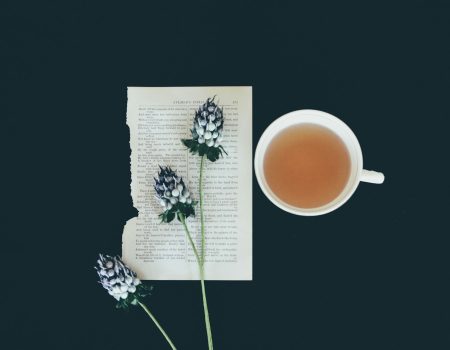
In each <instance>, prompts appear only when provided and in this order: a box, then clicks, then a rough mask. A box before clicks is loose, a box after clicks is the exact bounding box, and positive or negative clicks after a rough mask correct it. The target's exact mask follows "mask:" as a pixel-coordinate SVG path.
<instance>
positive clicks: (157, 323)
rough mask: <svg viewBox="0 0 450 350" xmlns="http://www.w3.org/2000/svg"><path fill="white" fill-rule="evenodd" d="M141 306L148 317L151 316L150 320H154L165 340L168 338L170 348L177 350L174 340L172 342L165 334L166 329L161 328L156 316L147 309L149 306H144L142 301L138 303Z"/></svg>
mask: <svg viewBox="0 0 450 350" xmlns="http://www.w3.org/2000/svg"><path fill="white" fill-rule="evenodd" d="M138 303H139V305H141V306H142V308H143V309H144V311H145V312H146V313H147V315H149V316H150V318H151V319H152V320H153V322H154V323H155V325H156V327H158V329H159V330H160V331H161V333H162V335H163V336H164V338H166V340H167V342H168V343H169V345H170V347H171V348H172V349H173V350H177V348H176V347H175V345H173V343H172V340H170V338H169V336H168V335H167V333H166V332H164V329H163V328H162V327H161V325H160V324H159V322H158V321H157V320H156V318H155V316H153V314H152V313H151V312H150V310H149V309H148V308H147V306H145V305H144V304H142V303H141V302H140V301H139V302H138Z"/></svg>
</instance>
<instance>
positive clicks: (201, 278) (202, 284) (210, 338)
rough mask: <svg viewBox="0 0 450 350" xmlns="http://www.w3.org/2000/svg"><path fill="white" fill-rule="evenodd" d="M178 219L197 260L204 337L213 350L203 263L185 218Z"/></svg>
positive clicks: (181, 215) (179, 215) (182, 216)
mask: <svg viewBox="0 0 450 350" xmlns="http://www.w3.org/2000/svg"><path fill="white" fill-rule="evenodd" d="M178 217H179V219H180V221H181V223H182V224H183V227H184V231H185V232H186V236H187V237H188V239H189V243H190V244H191V247H192V250H193V251H194V254H195V257H196V259H197V263H198V268H199V271H200V282H201V286H202V300H203V311H204V314H205V325H206V335H207V338H208V348H209V349H210V350H212V349H213V342H212V334H211V325H210V322H209V312H208V302H207V300H206V289H205V271H204V269H203V262H202V260H200V256H199V255H198V251H197V248H196V247H195V244H194V241H193V240H192V236H191V233H190V232H189V229H188V227H187V225H186V218H185V217H184V215H183V214H181V213H179V214H178Z"/></svg>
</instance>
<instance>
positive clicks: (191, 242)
mask: <svg viewBox="0 0 450 350" xmlns="http://www.w3.org/2000/svg"><path fill="white" fill-rule="evenodd" d="M178 216H179V218H180V221H181V223H182V224H183V227H184V231H186V236H187V237H188V239H189V243H190V244H191V247H192V250H193V251H194V254H195V258H196V259H197V263H198V266H201V264H202V262H201V260H200V256H199V255H198V251H197V248H195V244H194V241H193V240H192V237H191V234H190V232H189V229H188V227H187V225H186V219H185V217H184V215H183V214H181V213H179V214H178Z"/></svg>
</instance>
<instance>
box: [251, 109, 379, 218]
mask: <svg viewBox="0 0 450 350" xmlns="http://www.w3.org/2000/svg"><path fill="white" fill-rule="evenodd" d="M302 123H308V124H316V125H319V126H323V127H326V128H328V129H330V130H332V131H333V132H334V133H335V134H336V135H338V136H339V137H340V138H341V140H342V141H343V142H344V144H345V146H346V147H347V150H348V152H349V155H350V161H351V170H350V176H349V179H348V181H347V185H346V186H345V188H344V189H343V191H342V192H341V194H340V195H339V196H338V197H337V198H335V199H334V200H332V201H331V202H329V203H327V204H325V205H323V206H320V207H317V208H299V207H296V206H292V205H290V204H287V203H286V202H284V201H282V200H281V199H279V198H278V197H277V195H276V194H275V193H273V192H272V191H271V189H270V187H269V186H268V184H267V182H266V179H265V178H264V164H263V163H264V155H265V153H266V150H267V147H268V146H269V144H270V142H271V141H272V140H273V138H274V137H275V136H276V135H278V133H279V132H280V131H282V130H284V129H286V128H288V127H290V126H293V125H298V124H302ZM255 174H256V179H257V180H258V183H259V186H260V187H261V189H262V191H263V192H264V194H265V195H266V196H267V198H269V199H270V200H271V201H272V203H274V204H275V205H276V206H278V207H280V208H281V209H283V210H285V211H287V212H289V213H292V214H296V215H305V216H313V215H322V214H326V213H329V212H331V211H333V210H335V209H337V208H339V207H340V206H341V205H342V204H344V203H345V202H346V201H347V200H348V199H349V198H350V197H351V196H352V194H353V193H354V192H355V190H356V188H357V187H358V184H359V182H360V181H363V182H370V183H374V184H381V183H383V181H384V175H383V174H382V173H379V172H376V171H371V170H365V169H363V157H362V152H361V146H360V145H359V142H358V139H357V138H356V136H355V134H354V133H353V131H352V130H351V129H350V128H349V127H348V126H347V125H346V124H345V123H344V122H343V121H342V120H340V119H338V118H336V117H335V116H333V115H331V114H329V113H325V112H321V111H316V110H312V109H303V110H299V111H294V112H291V113H288V114H285V115H283V116H281V117H280V118H278V119H276V120H275V121H274V122H273V123H272V124H270V125H269V126H268V128H267V129H266V130H265V131H264V133H263V134H262V136H261V138H260V139H259V142H258V146H257V147H256V152H255Z"/></svg>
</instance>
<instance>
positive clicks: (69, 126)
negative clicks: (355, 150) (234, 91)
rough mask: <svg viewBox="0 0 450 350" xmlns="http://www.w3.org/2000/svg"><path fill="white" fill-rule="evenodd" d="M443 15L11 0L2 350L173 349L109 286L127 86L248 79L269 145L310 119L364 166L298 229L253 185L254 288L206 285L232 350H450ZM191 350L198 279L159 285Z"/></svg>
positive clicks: (323, 5)
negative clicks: (311, 114)
mask: <svg viewBox="0 0 450 350" xmlns="http://www.w3.org/2000/svg"><path fill="white" fill-rule="evenodd" d="M449 10H450V3H449V2H447V1H407V2H406V1H404V2H400V1H391V2H386V3H381V2H362V1H359V2H353V3H350V2H345V1H329V2H325V1H292V2H283V1H272V2H265V3H263V2H257V1H254V2H246V1H239V2H233V1H223V2H216V1H201V2H194V1H185V2H181V1H180V2H174V1H140V2H132V1H126V2H125V1H123V2H111V1H108V2H106V1H105V2H98V1H97V2H96V1H81V0H79V1H74V2H69V1H52V2H50V1H28V2H26V1H2V2H1V4H0V60H1V62H0V67H1V68H0V73H1V76H0V89H1V90H0V110H1V113H0V118H1V128H0V131H1V137H0V139H1V146H2V147H1V149H2V153H1V154H2V167H1V177H2V194H1V197H2V199H1V202H2V207H3V209H2V210H1V213H2V216H1V220H0V222H1V224H0V225H1V226H0V229H1V237H0V239H1V240H0V242H1V243H0V249H1V254H0V256H1V261H2V265H1V274H0V296H1V298H0V321H1V323H2V324H1V325H0V348H1V349H5V350H10V349H105V350H106V349H107V350H113V349H120V350H123V349H167V348H168V346H167V345H166V343H165V342H164V339H163V338H162V337H161V336H160V334H159V333H158V331H157V330H156V328H155V327H154V326H153V324H152V323H151V321H150V319H148V317H147V316H146V315H145V314H144V313H143V312H142V310H140V309H134V310H131V311H130V312H128V313H127V312H122V311H117V310H115V309H114V300H113V299H112V298H111V297H110V296H108V295H107V294H106V292H105V291H103V290H102V289H101V287H100V286H99V285H98V284H97V282H96V274H95V271H94V270H93V265H94V263H95V260H96V255H97V254H98V253H99V252H104V253H109V254H117V253H120V250H121V234H122V228H123V225H124V224H125V222H126V220H127V219H129V218H131V217H133V216H135V215H136V210H134V209H133V207H132V203H131V198H130V188H129V184H130V172H129V156H130V149H129V143H128V141H129V132H128V128H127V126H126V124H125V111H126V102H127V99H126V87H127V86H128V85H131V86H186V85H188V86H189V85H194V86H195V85H252V86H253V107H254V115H253V125H254V127H253V143H254V145H256V142H257V140H258V138H259V136H260V135H261V133H262V132H263V130H264V129H265V128H266V127H267V126H268V124H269V123H271V122H272V121H273V120H274V119H275V118H276V117H278V116H280V115H282V114H284V113H286V112H289V111H292V110H296V109H302V108H314V109H320V110H324V111H327V112H329V113H332V114H334V115H336V116H338V117H340V118H341V119H342V120H344V121H345V122H346V123H348V124H349V125H350V126H351V128H352V129H353V130H354V132H355V134H356V135H357V136H358V138H359V140H360V142H361V146H362V149H363V153H364V159H365V164H364V165H365V167H366V168H368V169H376V170H381V171H383V172H384V173H385V175H386V182H385V184H383V185H381V186H375V185H368V184H361V185H360V187H359V189H358V191H357V192H356V193H355V195H354V197H353V198H352V199H351V200H350V201H349V202H348V203H347V204H346V205H345V206H343V207H342V208H340V209H339V210H337V211H336V212H333V213H331V214H328V215H326V216H322V217H314V218H304V217H295V216H292V215H289V214H287V213H284V212H282V211H281V210H279V209H278V208H276V207H274V206H273V205H271V204H270V202H269V201H268V200H267V199H266V198H265V197H264V196H263V194H262V192H261V191H260V189H259V187H258V185H257V184H256V182H255V181H254V188H253V223H254V232H253V238H254V247H253V248H254V258H253V261H254V281H252V282H211V283H208V284H207V288H208V297H209V304H210V310H211V322H212V327H213V336H214V341H215V347H216V349H218V350H220V349H227V350H228V349H326V350H329V349H346V350H350V349H355V350H360V349H433V350H436V349H448V348H449V345H450V340H449V330H450V316H449V297H450V290H449V283H448V282H449V273H448V271H449V266H450V264H449V253H448V250H449V243H450V240H449V236H448V235H449V229H448V224H447V222H448V215H449V210H448V209H449V205H448V200H449V185H448V183H449V177H448V161H449V158H448V139H449V137H448V135H449V131H448V118H449V93H450V91H449V86H450V69H449V65H450V49H449V34H450V26H449V18H450V16H449V15H450V11H449ZM154 286H155V292H154V295H153V296H152V297H151V298H150V299H148V305H149V306H150V307H151V309H152V310H153V311H154V313H155V315H156V316H157V317H158V318H159V319H160V321H161V323H162V324H163V325H164V326H165V328H166V330H167V331H168V332H169V334H170V335H171V336H172V338H173V340H174V342H175V343H176V344H177V345H178V347H179V349H194V350H197V349H206V336H205V332H204V325H203V320H202V317H203V315H202V306H201V298H200V285H199V283H197V282H164V281H161V282H155V283H154Z"/></svg>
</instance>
